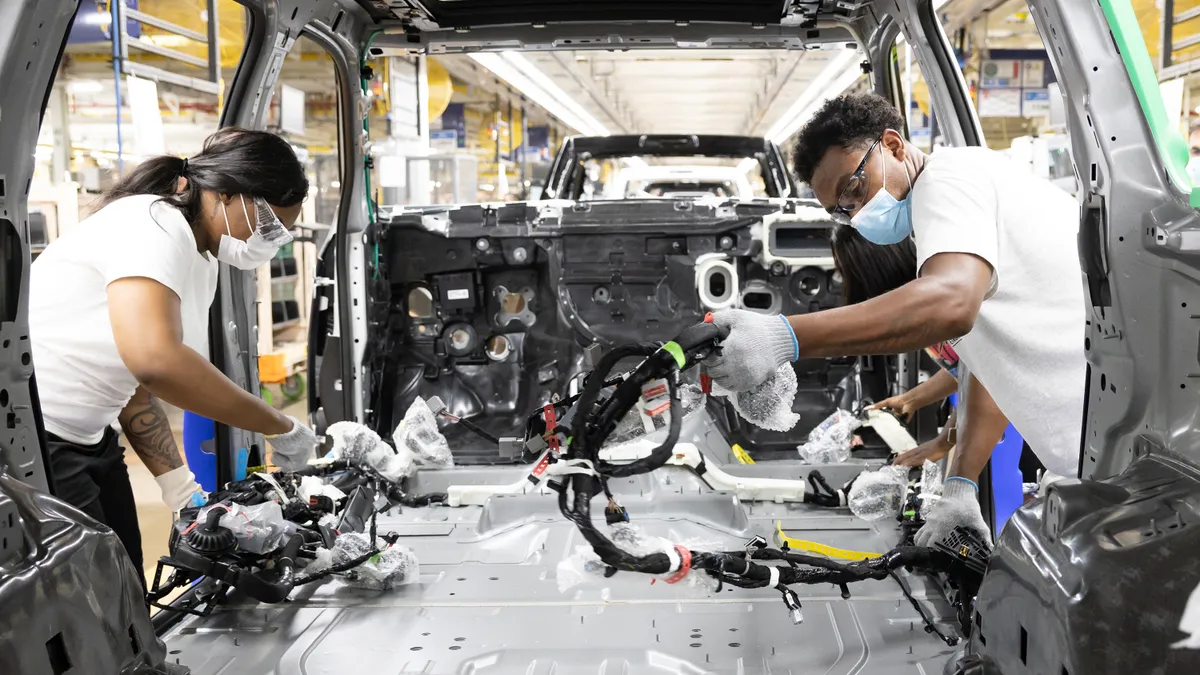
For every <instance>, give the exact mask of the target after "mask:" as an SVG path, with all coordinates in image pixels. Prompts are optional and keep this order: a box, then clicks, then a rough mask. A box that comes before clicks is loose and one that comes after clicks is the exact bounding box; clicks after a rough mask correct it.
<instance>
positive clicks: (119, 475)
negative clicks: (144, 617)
mask: <svg viewBox="0 0 1200 675" xmlns="http://www.w3.org/2000/svg"><path fill="white" fill-rule="evenodd" d="M46 437H47V440H48V443H47V445H48V446H49V450H50V471H51V473H52V474H53V476H54V488H55V492H56V493H57V494H56V496H57V497H58V498H59V499H61V500H63V501H65V502H67V503H68V504H70V505H71V506H74V507H75V508H77V509H79V510H80V511H83V512H84V513H86V514H88V515H89V516H91V517H92V518H95V519H96V520H98V521H100V522H101V523H104V524H105V525H107V526H109V527H110V528H112V530H113V532H115V533H116V534H117V537H118V538H119V539H120V540H121V543H122V544H124V546H125V552H126V553H128V554H129V558H130V559H131V560H133V566H134V567H136V568H137V572H138V577H139V578H140V579H141V580H142V586H145V585H146V576H145V571H144V570H143V569H142V530H141V528H140V527H138V516H137V503H136V502H135V501H134V499H133V485H131V484H130V482H129V469H128V468H127V467H126V466H125V449H124V448H122V447H121V443H120V442H119V438H120V437H119V435H118V434H117V432H116V431H115V430H113V428H112V427H109V428H108V429H106V430H105V432H104V438H102V439H100V442H99V443H97V444H95V445H80V444H78V443H72V442H71V441H66V440H63V439H61V438H59V437H58V436H55V435H54V434H46Z"/></svg>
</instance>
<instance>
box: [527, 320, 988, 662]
mask: <svg viewBox="0 0 1200 675" xmlns="http://www.w3.org/2000/svg"><path fill="white" fill-rule="evenodd" d="M723 337H725V335H724V334H723V332H722V330H721V329H720V328H719V327H717V326H716V325H714V324H713V323H711V315H710V317H709V318H708V319H706V321H705V323H701V324H697V325H695V326H692V327H690V328H688V329H686V330H685V331H684V332H683V333H682V334H680V335H679V336H678V337H677V338H676V339H675V340H673V341H670V342H666V343H636V344H628V345H624V346H620V347H617V348H615V349H613V350H612V351H610V352H609V353H608V354H606V355H605V356H604V357H603V358H601V359H600V361H599V362H598V363H597V365H596V368H595V370H594V371H593V372H592V373H590V374H589V375H588V377H587V379H586V381H585V383H584V386H583V390H582V391H581V392H580V394H579V395H578V396H577V397H574V398H572V399H568V400H566V401H563V402H561V403H559V404H557V405H552V406H547V409H548V412H550V414H546V415H544V419H545V422H546V428H545V430H544V434H545V435H546V436H548V437H551V438H554V439H555V442H553V443H551V444H550V445H551V448H550V450H548V451H547V454H546V455H545V456H544V457H543V461H548V466H547V467H546V469H545V472H544V474H545V476H546V477H548V480H549V487H550V488H551V489H553V490H555V491H557V493H558V506H559V510H560V511H561V512H562V514H563V516H564V517H566V518H567V519H568V520H570V521H571V522H572V523H574V524H575V526H576V527H577V528H578V529H579V532H580V533H581V534H582V535H583V537H584V539H585V540H586V541H587V542H588V544H590V545H591V546H592V548H593V550H594V551H595V552H596V554H597V555H598V556H599V558H600V560H601V562H602V563H603V564H605V565H607V566H608V568H609V570H610V572H609V574H610V575H611V574H615V573H616V572H637V573H641V574H650V575H655V576H658V577H665V581H667V582H668V583H675V582H677V581H679V580H681V579H682V578H683V577H684V576H686V575H687V574H688V572H689V571H691V570H699V571H702V572H705V573H707V574H709V575H711V576H713V577H715V578H716V579H717V580H718V583H719V584H729V585H730V586H735V587H738V588H751V589H752V588H774V589H776V590H778V591H779V592H780V594H781V596H782V598H783V602H784V604H785V606H786V607H787V609H788V612H789V614H790V616H791V619H792V621H793V622H795V623H800V622H802V621H803V612H802V608H801V604H800V598H799V596H798V595H797V594H796V592H795V591H794V590H792V589H791V588H790V586H793V585H797V584H826V583H830V584H834V585H837V586H839V587H840V588H841V589H842V593H843V597H849V589H848V584H851V583H855V582H859V581H867V580H882V579H887V578H889V577H890V578H894V579H896V580H897V582H900V578H899V577H898V576H896V575H895V571H896V570H898V569H900V568H907V569H916V570H922V571H929V572H934V573H939V574H943V575H946V577H947V579H948V580H949V583H950V585H951V586H952V587H953V588H954V589H956V591H957V593H958V596H959V598H958V600H957V602H956V604H957V605H958V610H959V611H958V614H959V620H960V624H962V625H963V630H964V633H965V632H967V631H968V630H969V621H970V611H969V605H970V602H971V601H972V599H973V598H974V594H975V592H976V591H977V590H978V586H979V583H980V582H981V581H982V577H983V572H984V569H985V568H986V565H987V557H988V555H989V551H988V547H987V544H986V543H985V542H983V541H980V540H978V539H976V538H975V537H974V536H973V535H972V534H971V533H970V532H969V531H966V530H961V529H960V530H956V531H955V532H954V533H953V534H952V535H951V537H950V538H949V539H950V540H948V541H945V542H939V543H938V544H937V545H935V546H932V547H919V546H899V547H897V548H895V549H893V550H891V551H888V552H887V553H884V554H882V555H880V556H878V557H872V558H867V559H863V560H858V561H852V562H847V561H838V560H831V559H828V558H825V557H821V556H816V555H808V554H803V553H795V552H792V551H789V550H786V548H785V549H784V550H780V549H774V548H770V547H768V546H767V542H766V540H765V539H763V538H762V537H756V538H755V539H752V540H751V541H750V542H747V544H746V546H745V548H744V550H741V551H696V550H688V549H686V548H685V547H682V546H676V547H675V548H674V550H671V551H662V552H651V553H646V554H643V555H637V554H634V553H631V552H629V551H626V550H625V549H623V548H621V547H620V546H619V545H617V544H616V543H614V542H613V541H611V540H610V539H609V538H608V537H607V536H605V534H604V533H602V532H601V531H600V530H599V529H598V528H597V527H596V526H595V524H594V523H593V520H592V515H591V504H592V500H593V498H595V497H597V496H599V495H600V494H603V495H605V497H606V498H607V505H606V507H605V520H606V521H607V522H608V523H609V524H612V523H615V522H622V521H628V520H629V514H628V512H627V511H626V510H625V509H624V507H622V506H621V505H620V504H619V502H618V501H617V499H616V498H615V497H614V496H613V493H612V491H611V490H610V489H609V485H608V484H609V481H610V480H612V479H614V478H622V477H628V476H633V475H638V474H644V473H649V472H651V471H654V470H656V469H658V468H660V467H662V466H665V465H667V464H668V462H669V461H670V460H671V459H672V457H673V450H674V447H675V444H676V442H677V441H678V440H679V432H680V419H681V418H682V414H672V415H671V416H670V423H669V425H668V431H667V436H666V439H665V440H664V441H663V442H662V443H661V444H660V445H659V446H658V447H656V448H654V449H653V450H651V451H650V452H649V453H648V454H646V455H644V456H642V457H640V458H637V459H634V460H632V461H629V462H626V463H617V462H611V461H607V460H606V459H604V458H603V457H602V456H601V448H603V447H604V445H605V442H606V440H607V438H608V436H609V434H611V433H612V431H613V429H615V428H616V425H617V423H618V421H619V420H620V419H621V417H622V416H623V415H625V414H626V413H627V412H628V411H629V410H630V408H631V407H632V406H634V405H635V404H636V403H637V401H638V399H639V397H640V396H641V395H642V391H643V387H644V386H645V385H647V383H651V382H654V381H657V380H665V382H666V385H667V386H666V389H667V391H666V396H667V400H668V401H669V406H670V409H671V410H672V411H678V410H679V408H680V402H679V388H680V382H681V374H682V373H683V372H684V371H686V370H688V369H689V368H691V367H694V366H695V365H697V364H698V363H700V362H702V361H703V360H704V359H705V358H706V357H708V356H709V355H711V354H713V353H714V352H715V351H716V350H718V349H719V348H720V346H719V345H720V340H721V339H722V338H723ZM630 359H640V362H638V363H637V365H636V366H634V367H633V368H632V370H629V371H628V372H627V373H626V374H624V375H620V376H614V373H616V372H617V371H618V364H620V363H622V362H626V361H628V360H630ZM552 407H553V410H552V411H550V410H549V409H550V408H552ZM560 408H566V410H565V411H562V412H561V413H560ZM555 445H558V446H559V448H560V449H561V452H557V453H556V452H555V448H554V446H555ZM693 470H694V471H696V473H697V474H699V475H700V476H701V478H703V474H704V464H703V463H700V465H699V466H697V467H693ZM809 483H810V486H811V487H812V490H810V491H806V494H805V498H804V501H805V502H808V503H812V504H814V505H818V506H829V507H837V506H844V505H845V503H846V501H845V500H846V497H845V495H846V492H848V491H849V489H850V485H849V484H847V485H846V486H843V488H842V489H841V490H835V489H833V488H832V487H831V486H830V485H829V484H828V482H826V481H825V479H824V477H823V476H821V475H820V473H819V472H815V471H814V472H813V473H812V474H810V475H809ZM773 563H779V564H773ZM900 586H901V588H902V590H903V591H904V593H905V596H906V597H907V598H908V599H909V601H910V602H912V603H913V605H914V607H916V608H917V610H918V611H919V612H921V615H922V618H923V619H925V622H926V630H927V631H928V632H931V633H936V634H937V635H938V636H939V637H940V638H941V639H943V640H944V641H946V642H947V643H948V644H956V643H957V642H958V638H957V636H951V635H946V634H945V633H943V632H942V631H940V630H938V629H937V627H936V626H935V625H934V623H933V621H932V620H931V619H929V617H928V616H927V615H926V614H925V612H924V611H923V610H922V608H921V607H920V605H919V603H917V601H916V600H915V599H914V598H913V597H912V594H911V593H910V592H909V590H908V587H907V586H906V585H905V584H903V583H900Z"/></svg>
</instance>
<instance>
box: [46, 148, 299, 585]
mask: <svg viewBox="0 0 1200 675" xmlns="http://www.w3.org/2000/svg"><path fill="white" fill-rule="evenodd" d="M307 193H308V179H307V178H306V177H305V174H304V167H303V166H302V165H301V164H300V161H299V160H298V159H297V158H296V155H295V153H294V152H293V151H292V148H291V147H290V146H289V145H288V144H287V142H286V141H284V140H283V139H281V138H279V137H278V136H274V135H272V134H269V133H265V132H258V131H247V130H243V129H234V128H229V129H223V130H221V131H219V132H217V133H216V134H214V135H213V136H211V137H210V138H209V139H208V140H207V141H205V144H204V149H203V150H202V151H201V152H200V153H199V154H197V155H196V156H194V157H192V158H190V159H180V158H178V157H155V158H151V159H148V160H146V161H144V162H142V163H141V164H139V165H138V166H137V168H135V169H134V170H133V171H132V172H130V173H129V174H128V175H126V176H125V177H124V178H123V179H122V180H121V181H120V182H119V183H118V184H117V185H116V186H115V187H113V188H112V189H111V190H110V191H109V192H108V193H107V194H106V195H104V196H103V197H102V198H101V199H100V202H99V209H98V210H96V211H94V212H93V214H92V215H91V216H89V217H88V218H86V219H84V220H83V221H82V222H81V223H79V225H77V226H76V227H75V228H73V229H72V230H71V231H70V232H68V233H66V234H65V235H63V236H62V237H60V238H59V239H57V240H55V241H54V242H53V243H51V244H50V245H49V246H48V247H46V250H45V251H44V252H43V253H42V254H41V256H39V257H38V259H37V260H36V261H35V262H34V263H33V266H32V271H31V274H30V286H29V325H30V340H31V342H32V351H33V362H34V369H35V373H36V378H37V387H38V397H39V398H40V401H41V409H42V417H43V420H44V423H45V428H46V435H47V440H48V445H49V457H50V471H51V474H52V477H53V481H54V487H55V493H56V494H57V495H58V497H59V498H61V499H63V500H64V501H66V502H68V503H70V504H72V505H74V506H76V507H77V508H79V509H81V510H82V511H84V512H85V513H87V514H88V515H90V516H92V517H93V518H95V519H96V520H98V521H100V522H102V523H105V524H107V525H108V526H109V527H111V528H112V529H113V530H114V531H115V532H116V533H117V535H118V536H119V537H120V539H121V542H122V543H123V544H124V545H125V549H126V551H127V552H128V553H129V556H130V558H132V559H133V561H134V563H135V566H136V568H137V569H138V572H139V573H140V572H141V570H142V551H141V532H140V530H139V528H138V520H137V512H136V508H135V504H134V498H133V490H132V488H131V486H130V483H129V474H128V472H127V470H126V466H125V460H124V457H123V454H124V451H123V449H122V448H121V446H120V443H119V442H118V437H117V432H116V431H115V430H114V428H113V422H117V421H119V422H120V425H121V428H122V429H123V430H124V432H125V436H126V438H127V439H128V442H129V445H130V446H132V448H133V450H134V452H136V453H137V454H138V456H139V457H141V459H142V461H143V462H144V463H145V465H146V467H147V468H148V469H150V472H151V473H152V474H154V477H155V480H156V481H157V482H158V485H159V487H160V489H161V491H162V497H163V501H164V502H165V503H166V504H167V506H168V507H170V508H171V510H172V511H173V512H174V511H178V510H179V509H181V508H183V507H186V506H188V505H192V504H196V503H197V501H198V500H199V499H200V498H202V493H201V492H200V486H199V485H198V484H197V483H196V481H195V477H194V475H193V474H192V473H191V472H190V471H188V468H187V466H186V465H185V464H184V462H183V459H182V458H181V457H180V453H179V448H178V447H177V446H176V444H175V437H174V434H173V433H172V431H171V427H170V425H169V424H168V422H167V418H166V415H164V413H163V409H162V407H161V406H160V405H159V403H158V399H162V400H164V401H167V402H168V403H171V404H172V405H175V406H178V407H180V408H182V409H184V410H189V411H191V412H194V413H196V414H198V415H202V416H204V417H208V418H211V419H214V420H216V421H218V422H221V423H223V424H227V425H230V426H233V427H238V428H241V429H246V430H249V431H253V432H258V433H262V434H265V435H267V438H268V440H269V442H270V443H271V446H272V448H273V450H274V454H273V456H272V458H273V461H274V463H275V464H276V465H278V466H280V467H282V468H299V467H300V466H302V465H303V464H305V463H306V462H307V460H308V459H309V458H310V457H312V456H313V454H314V452H315V450H316V436H315V435H314V434H313V432H312V430H311V429H309V428H308V427H307V426H305V425H304V424H302V423H300V422H298V421H297V420H295V419H292V418H290V417H287V416H285V415H283V414H282V413H280V412H279V411H277V410H275V409H274V408H272V407H271V406H269V405H267V404H266V403H265V402H263V400H262V399H260V398H259V397H257V396H254V395H252V394H250V393H248V392H246V391H245V390H244V389H242V388H241V387H239V386H238V385H236V384H234V383H233V382H232V381H231V380H229V378H227V377H225V375H224V374H222V373H221V371H219V370H217V369H216V368H215V367H213V365H212V364H211V363H210V362H209V359H208V341H209V332H208V313H209V306H210V305H211V304H212V301H213V296H214V294H215V291H216V288H217V269H218V266H217V261H218V260H219V261H222V262H224V263H227V264H229V265H233V266H234V267H237V268H240V269H243V270H253V269H256V268H257V267H259V266H260V265H263V264H265V263H266V262H268V261H269V260H270V259H271V258H272V257H274V255H275V252H276V251H278V250H279V247H280V246H282V245H284V244H286V243H287V242H289V241H291V234H290V233H289V232H288V230H287V228H288V226H289V225H290V224H292V223H294V222H295V220H296V218H297V216H298V215H299V214H300V205H301V203H302V202H303V201H304V198H305V197H306V195H307ZM201 503H202V502H201Z"/></svg>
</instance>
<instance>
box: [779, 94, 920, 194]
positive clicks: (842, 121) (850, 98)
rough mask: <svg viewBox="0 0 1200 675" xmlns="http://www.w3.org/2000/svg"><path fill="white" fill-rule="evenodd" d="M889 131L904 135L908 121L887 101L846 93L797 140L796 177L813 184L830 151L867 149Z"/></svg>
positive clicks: (824, 109) (825, 107) (820, 113)
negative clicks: (905, 122) (814, 173)
mask: <svg viewBox="0 0 1200 675" xmlns="http://www.w3.org/2000/svg"><path fill="white" fill-rule="evenodd" d="M888 129H892V130H894V131H897V132H901V133H903V130H904V118H902V117H900V111H899V110H896V106H894V105H892V104H891V102H889V101H888V100H887V99H886V98H884V97H882V96H879V95H878V94H846V95H845V96H838V97H837V98H831V99H829V100H828V101H826V102H825V105H823V106H821V109H820V110H818V111H817V114H815V115H813V117H812V119H810V120H809V121H808V123H807V124H805V125H804V128H803V129H801V130H800V135H799V137H797V139H796V152H795V157H796V176H797V177H799V179H800V182H802V183H811V182H812V177H813V172H814V171H816V169H817V165H818V164H820V163H821V160H822V159H824V158H825V153H826V152H829V149H830V148H835V147H837V148H865V147H867V146H869V145H870V144H871V143H874V142H875V141H876V140H877V139H878V138H879V137H880V136H882V135H883V132H885V131H887V130H888Z"/></svg>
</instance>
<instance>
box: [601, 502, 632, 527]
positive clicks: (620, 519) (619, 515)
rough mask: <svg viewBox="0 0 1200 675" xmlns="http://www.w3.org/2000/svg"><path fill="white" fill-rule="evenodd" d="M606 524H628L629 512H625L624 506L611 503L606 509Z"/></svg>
mask: <svg viewBox="0 0 1200 675" xmlns="http://www.w3.org/2000/svg"><path fill="white" fill-rule="evenodd" d="M604 522H606V523H608V524H609V525H616V524H617V523H628V522H629V512H628V511H626V510H625V507H624V506H621V505H620V504H613V503H611V502H610V503H609V505H608V506H607V507H606V508H605V509H604Z"/></svg>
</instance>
